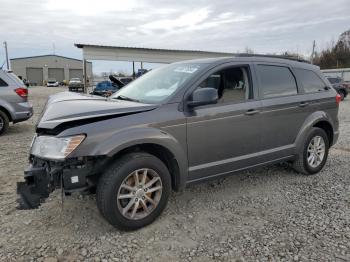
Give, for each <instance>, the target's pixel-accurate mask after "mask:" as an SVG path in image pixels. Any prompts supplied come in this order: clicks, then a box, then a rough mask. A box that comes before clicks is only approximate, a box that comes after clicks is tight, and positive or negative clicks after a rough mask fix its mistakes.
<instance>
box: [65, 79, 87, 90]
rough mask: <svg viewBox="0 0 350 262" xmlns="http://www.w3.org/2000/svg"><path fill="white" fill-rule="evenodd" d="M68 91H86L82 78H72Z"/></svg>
mask: <svg viewBox="0 0 350 262" xmlns="http://www.w3.org/2000/svg"><path fill="white" fill-rule="evenodd" d="M68 89H69V91H71V92H83V91H84V83H83V82H82V81H81V79H80V78H72V79H71V80H69V83H68Z"/></svg>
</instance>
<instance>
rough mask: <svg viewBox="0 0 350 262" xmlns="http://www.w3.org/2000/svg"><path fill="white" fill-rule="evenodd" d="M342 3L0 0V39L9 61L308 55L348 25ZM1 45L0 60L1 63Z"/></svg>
mask: <svg viewBox="0 0 350 262" xmlns="http://www.w3.org/2000/svg"><path fill="white" fill-rule="evenodd" d="M349 14H350V5H349V0H332V1H320V0H293V1H287V0H286V1H281V0H264V1H261V0H244V1H240V0H220V1H212V0H192V1H188V0H177V1H173V0H124V1H121V0H98V1H96V0H35V1H33V0H0V24H1V30H0V42H2V41H4V40H7V41H8V44H9V51H10V56H11V57H18V56H27V55H37V54H45V53H50V52H52V43H53V42H54V43H55V46H56V52H57V53H58V54H61V55H68V56H75V57H78V58H79V57H81V50H78V49H77V48H76V47H74V43H78V42H79V43H91V44H102V45H103V44H104V45H119V46H136V47H137V46H140V47H151V48H152V47H154V48H173V49H195V50H212V51H223V52H225V51H226V52H236V51H243V50H244V49H245V47H250V48H252V49H254V51H255V52H260V53H264V52H269V53H272V52H283V51H286V50H289V51H296V50H298V51H299V52H302V53H304V54H308V53H309V52H310V51H311V46H312V41H313V40H316V43H317V46H318V47H320V46H325V45H326V44H327V42H329V41H331V40H332V39H337V38H338V36H339V34H340V33H342V32H343V31H345V30H348V29H349V27H350V17H349V16H350V15H349ZM3 56H4V54H3V49H2V48H0V63H1V61H2V60H3Z"/></svg>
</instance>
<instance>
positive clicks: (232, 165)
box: [18, 55, 340, 230]
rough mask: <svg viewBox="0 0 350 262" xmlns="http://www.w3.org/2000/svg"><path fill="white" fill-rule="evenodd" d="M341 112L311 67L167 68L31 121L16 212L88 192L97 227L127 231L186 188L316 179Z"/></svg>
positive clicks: (62, 98)
mask: <svg viewBox="0 0 350 262" xmlns="http://www.w3.org/2000/svg"><path fill="white" fill-rule="evenodd" d="M339 103H340V95H339V94H337V93H336V91H335V90H334V89H333V88H332V87H331V85H330V83H329V82H328V81H327V80H326V79H325V77H324V76H323V75H322V73H321V72H320V70H319V68H318V67H316V66H314V65H311V64H309V63H306V62H299V61H294V60H287V59H280V58H273V57H264V56H254V55H252V56H246V57H234V58H215V59H203V60H193V61H185V62H179V63H174V64H170V65H167V66H164V67H161V68H158V69H155V70H152V71H151V72H149V73H147V75H145V76H143V77H141V78H139V79H137V80H135V81H133V82H131V83H130V84H128V85H127V86H125V87H123V88H121V89H120V90H119V91H117V92H116V93H115V94H113V95H112V96H111V97H110V98H107V99H106V98H99V97H96V96H89V95H82V94H69V95H67V93H60V94H57V95H54V96H51V97H50V98H49V100H48V102H47V105H46V107H45V110H44V112H43V113H42V117H41V119H40V120H39V122H38V125H37V129H36V136H35V138H34V141H33V145H32V147H31V151H30V167H29V169H27V170H26V171H25V182H21V183H19V184H18V193H19V194H20V196H21V198H20V203H21V206H20V207H21V208H36V207H38V206H39V205H40V203H41V202H42V201H44V199H45V198H47V197H48V196H49V194H50V193H51V192H52V191H53V190H54V189H56V188H61V189H62V190H63V192H66V193H69V192H73V191H87V190H90V191H91V192H93V191H94V189H96V198H97V205H98V208H99V210H100V212H101V214H102V215H103V217H104V218H105V219H106V220H107V221H108V222H109V223H111V224H112V225H114V226H116V227H118V228H121V229H123V230H133V229H137V228H140V227H143V226H145V225H147V224H150V223H151V222H152V221H154V220H155V219H156V218H157V217H158V216H159V215H160V214H161V212H162V211H163V209H164V208H165V206H166V204H167V201H168V198H169V195H170V192H171V190H175V191H178V190H181V189H183V188H184V187H185V186H186V185H189V184H192V183H197V182H200V181H205V180H208V179H213V178H219V177H224V176H227V175H229V174H234V173H237V172H241V171H243V170H247V169H250V168H254V167H257V166H265V165H271V164H274V163H279V162H290V163H291V164H292V165H293V167H294V168H295V170H296V171H297V172H299V173H302V174H305V175H312V174H316V173H318V172H319V171H320V170H321V169H322V168H323V167H324V165H325V163H326V160H327V156H328V150H329V148H330V147H331V146H332V145H334V144H335V143H336V141H337V139H338V135H339V129H338V125H339V122H338V116H337V115H338V107H339ZM39 178H40V179H39Z"/></svg>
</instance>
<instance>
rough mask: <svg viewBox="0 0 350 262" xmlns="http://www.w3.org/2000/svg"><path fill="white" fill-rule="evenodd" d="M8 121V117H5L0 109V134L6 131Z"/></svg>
mask: <svg viewBox="0 0 350 262" xmlns="http://www.w3.org/2000/svg"><path fill="white" fill-rule="evenodd" d="M9 122H10V121H9V118H8V117H7V115H6V114H5V112H3V111H1V110H0V123H2V125H0V135H2V134H3V133H5V132H6V131H7V129H8V128H9ZM1 126H2V127H1Z"/></svg>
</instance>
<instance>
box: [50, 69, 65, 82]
mask: <svg viewBox="0 0 350 262" xmlns="http://www.w3.org/2000/svg"><path fill="white" fill-rule="evenodd" d="M49 78H54V79H56V81H58V82H63V80H64V69H63V68H49Z"/></svg>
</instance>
